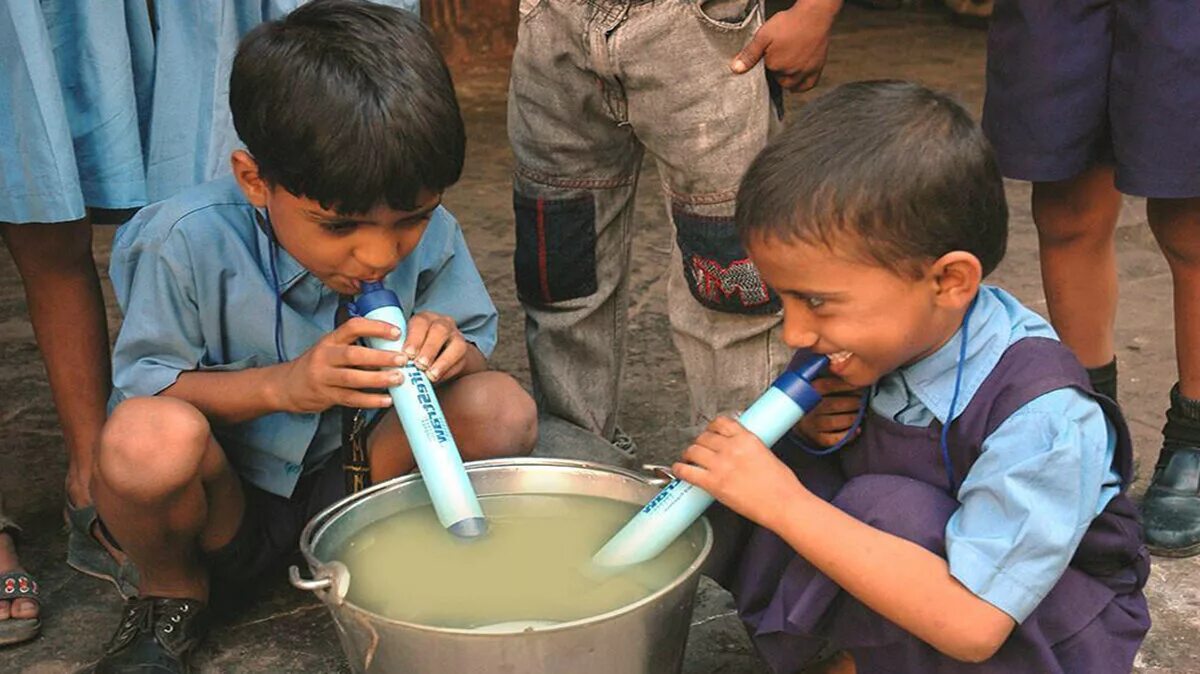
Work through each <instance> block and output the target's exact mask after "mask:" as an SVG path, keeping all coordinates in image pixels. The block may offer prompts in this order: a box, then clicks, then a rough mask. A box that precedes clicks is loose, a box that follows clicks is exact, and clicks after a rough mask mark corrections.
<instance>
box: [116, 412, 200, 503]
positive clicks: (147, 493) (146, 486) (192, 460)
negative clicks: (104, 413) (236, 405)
mask: <svg viewBox="0 0 1200 674" xmlns="http://www.w3.org/2000/svg"><path fill="white" fill-rule="evenodd" d="M209 434H210V429H209V425H208V420H207V419H205V417H204V415H203V414H201V413H200V411H199V410H197V409H196V408H195V407H193V406H192V405H189V404H188V403H186V402H183V401H181V400H175V399H173V398H165V397H145V398H130V399H129V400H126V401H125V402H122V403H121V404H120V405H118V406H117V408H116V409H115V410H113V414H112V416H111V417H109V420H108V422H107V423H106V424H105V425H104V430H103V432H102V433H101V436H100V449H99V453H98V455H97V459H96V462H97V468H98V473H99V475H100V477H101V479H102V480H104V483H105V484H106V486H108V488H109V489H112V490H114V491H117V492H120V493H123V494H125V495H126V496H128V497H130V498H134V499H153V498H155V497H158V496H161V495H163V494H167V493H170V492H172V491H174V490H176V489H178V488H180V487H182V486H184V485H186V484H187V483H189V482H191V481H192V480H194V479H195V478H196V477H198V476H199V472H200V461H201V458H202V457H203V455H204V449H205V447H206V446H207V444H208V438H209Z"/></svg>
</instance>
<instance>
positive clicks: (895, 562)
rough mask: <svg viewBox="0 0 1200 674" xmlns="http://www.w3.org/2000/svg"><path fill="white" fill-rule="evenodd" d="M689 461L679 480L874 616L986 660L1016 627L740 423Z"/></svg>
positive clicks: (955, 653) (710, 437) (930, 558)
mask: <svg viewBox="0 0 1200 674" xmlns="http://www.w3.org/2000/svg"><path fill="white" fill-rule="evenodd" d="M683 458H684V461H685V462H686V463H676V464H675V465H674V466H673V470H674V471H675V474H676V475H677V476H678V477H679V478H680V479H683V480H686V481H688V482H691V483H692V484H695V485H696V486H698V487H700V488H702V489H704V490H706V491H708V492H709V493H710V494H712V495H713V496H714V497H716V498H717V499H718V500H720V501H721V502H722V503H724V504H725V505H726V506H728V507H729V508H731V509H733V510H734V511H736V512H738V513H739V514H741V515H742V516H744V517H746V518H747V519H750V520H751V521H753V522H755V523H757V524H759V525H761V526H762V527H764V528H766V529H769V530H771V531H772V532H774V533H775V534H776V535H778V536H779V537H780V538H782V539H783V540H784V542H785V543H787V544H788V545H789V546H790V547H791V548H792V549H794V550H795V551H796V552H797V553H799V554H800V555H801V556H802V557H804V558H805V559H807V560H808V561H809V562H810V563H811V564H812V565H813V566H815V567H816V568H818V569H820V570H821V572H822V573H824V574H825V575H827V576H829V578H830V579H831V580H833V582H835V583H837V584H838V585H839V586H841V587H842V588H843V589H844V590H846V591H847V592H849V593H850V594H851V595H853V596H854V597H855V598H857V599H858V600H859V601H861V602H862V603H863V604H865V605H866V606H867V607H869V608H870V609H871V610H873V611H875V612H876V613H879V614H880V615H882V616H883V617H885V618H887V619H888V620H890V621H892V622H894V623H896V624H897V625H899V626H900V627H901V628H903V629H904V630H906V631H908V632H910V633H912V634H913V635H915V636H916V637H917V638H918V639H921V640H922V641H924V642H926V643H928V644H929V645H931V646H933V647H934V648H936V649H937V650H939V651H941V652H942V653H944V654H946V655H948V656H950V657H952V658H954V659H956V660H962V661H966V662H981V661H983V660H986V659H988V658H989V657H991V656H992V654H993V653H995V651H996V650H997V649H999V648H1000V646H1001V644H1003V643H1004V640H1005V639H1007V638H1008V635H1009V633H1011V632H1012V630H1013V627H1014V626H1015V625H1016V623H1015V621H1014V620H1013V619H1012V618H1011V617H1009V616H1008V615H1007V614H1005V613H1004V612H1003V611H1001V610H1000V609H998V608H996V607H994V606H992V605H991V604H989V603H987V602H986V601H984V600H982V599H980V598H979V597H977V596H975V594H973V593H972V592H971V591H970V590H968V589H967V588H966V587H964V586H963V585H962V584H961V583H959V582H958V581H957V580H955V578H954V577H953V576H951V575H950V571H949V566H948V564H947V563H946V560H945V559H942V558H941V557H939V556H938V555H936V554H934V553H932V552H930V551H928V550H926V549H925V548H922V547H921V546H919V545H917V544H915V543H912V542H911V541H908V540H906V539H904V538H901V537H899V536H896V535H893V534H891V533H887V532H885V531H882V530H880V529H876V528H875V527H872V526H871V525H869V524H867V523H865V522H863V521H861V520H859V519H857V518H855V517H853V516H851V515H849V514H847V513H846V512H844V511H842V510H841V509H839V508H838V507H836V506H834V505H832V504H830V503H829V502H828V501H825V500H824V499H821V498H820V497H818V496H815V495H814V494H813V493H812V492H810V491H808V489H806V488H805V487H804V485H803V484H801V483H800V481H799V480H798V479H797V478H796V475H795V473H793V472H792V471H791V469H790V468H788V467H787V466H786V465H785V464H784V463H783V462H782V461H780V460H779V459H778V458H777V457H776V456H775V455H774V454H773V453H772V452H771V450H769V449H767V448H766V447H765V446H763V444H762V442H760V441H759V440H758V438H756V437H755V436H753V435H752V434H751V433H750V432H749V431H747V430H746V429H745V428H743V427H742V426H741V425H740V424H738V423H737V422H735V421H733V420H731V419H728V418H724V417H722V418H718V419H717V420H715V421H714V422H712V423H711V424H710V425H709V430H708V431H706V432H705V433H703V434H702V435H701V436H700V437H699V438H697V440H696V444H693V445H692V446H691V447H689V448H688V449H687V451H686V452H684V455H683ZM886 505H887V504H884V506H885V507H886Z"/></svg>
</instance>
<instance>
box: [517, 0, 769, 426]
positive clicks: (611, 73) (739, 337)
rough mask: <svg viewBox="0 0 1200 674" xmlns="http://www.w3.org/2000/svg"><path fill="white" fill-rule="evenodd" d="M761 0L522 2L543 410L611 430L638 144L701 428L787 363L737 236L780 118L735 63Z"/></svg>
mask: <svg viewBox="0 0 1200 674" xmlns="http://www.w3.org/2000/svg"><path fill="white" fill-rule="evenodd" d="M762 20H763V8H762V5H761V3H760V0H523V1H522V3H521V10H520V24H519V29H518V40H517V47H516V53H515V54H514V56H513V64H512V80H511V84H510V91H509V98H508V106H509V107H508V131H509V138H510V141H511V143H512V147H513V152H514V155H515V158H516V171H515V175H514V179H513V192H514V194H513V205H514V211H515V215H516V230H517V231H516V238H517V247H516V254H515V264H514V266H515V271H516V277H517V289H518V293H519V295H520V299H521V303H522V305H523V307H524V309H525V315H526V328H525V335H526V344H527V347H528V351H529V361H530V367H531V370H532V373H533V381H534V394H535V397H536V399H537V401H538V406H539V409H540V410H541V411H542V412H544V413H550V414H554V415H556V416H559V417H563V418H565V419H567V420H568V421H571V422H573V423H575V424H578V425H580V426H582V427H584V428H587V429H589V430H592V431H594V432H596V433H599V434H601V435H603V436H605V437H607V438H611V437H612V436H613V433H614V430H615V425H616V414H617V409H618V406H619V401H620V396H619V382H620V380H621V367H622V360H623V358H624V349H625V333H626V329H627V312H628V306H629V284H628V273H627V272H628V268H629V261H630V255H631V251H632V244H633V235H634V233H635V231H636V229H637V223H636V221H635V220H634V212H633V204H634V198H633V197H634V191H635V190H636V188H637V183H638V174H639V171H640V168H641V165H642V158H643V155H644V153H645V152H647V151H649V153H650V155H651V156H652V157H653V158H654V160H655V161H656V162H657V165H658V172H659V175H660V176H661V177H662V189H663V193H664V196H665V199H666V203H667V210H668V214H669V216H670V220H671V223H672V226H673V227H674V233H675V237H674V245H673V250H672V255H671V266H670V269H669V271H668V273H669V275H670V276H669V279H668V284H667V307H668V318H669V320H670V324H671V330H672V338H673V341H674V343H675V346H676V348H677V349H678V350H679V353H680V355H681V357H682V359H683V366H684V371H685V373H686V376H687V383H688V390H689V394H690V398H691V406H692V422H693V423H695V424H699V423H703V422H704V421H706V420H708V419H711V418H713V417H714V416H716V415H717V414H721V413H728V412H732V411H737V410H739V409H741V408H743V407H744V406H745V405H746V404H747V403H749V402H750V401H751V400H753V399H754V397H756V395H757V394H758V393H760V392H761V391H762V390H763V389H764V388H765V387H766V386H767V385H768V384H769V383H770V381H771V379H772V377H774V376H775V374H777V373H778V371H779V370H780V369H781V367H782V366H783V365H784V364H785V363H786V360H787V355H788V354H787V350H786V349H785V347H784V346H783V345H782V344H781V343H780V342H779V341H778V339H776V337H777V333H778V326H779V323H780V319H779V305H778V300H777V298H776V297H775V296H774V295H773V294H771V293H770V292H769V291H768V290H767V288H766V286H765V285H764V284H763V282H762V280H761V279H760V278H759V275H758V271H757V270H756V269H755V268H754V265H753V264H752V263H751V262H750V260H749V259H748V257H747V255H746V252H745V250H744V248H743V247H742V245H741V244H740V242H739V241H738V238H737V235H736V232H735V230H734V226H733V213H734V198H735V196H736V193H737V187H738V183H739V181H740V180H741V177H742V173H743V172H744V171H745V169H746V168H747V166H748V165H749V163H750V161H751V160H752V159H753V158H754V156H755V155H756V154H757V153H758V151H759V150H760V149H762V147H763V145H764V144H765V143H766V141H767V137H768V134H769V133H770V132H771V131H772V130H773V129H774V128H776V127H777V125H778V117H777V116H776V114H775V110H774V108H773V106H772V104H771V99H770V94H769V91H768V84H767V79H766V76H765V73H764V71H763V69H762V68H763V66H762V64H761V62H760V63H759V64H758V65H756V66H755V69H754V70H752V71H751V72H749V73H746V74H743V75H735V74H733V73H732V72H731V71H730V69H729V63H730V62H731V61H732V60H733V57H734V56H735V55H736V54H737V53H738V51H739V50H740V49H741V48H742V47H743V46H744V45H745V44H746V43H747V42H748V41H749V40H750V38H751V37H752V36H753V34H754V31H755V30H757V28H758V27H759V26H760V25H761V24H762Z"/></svg>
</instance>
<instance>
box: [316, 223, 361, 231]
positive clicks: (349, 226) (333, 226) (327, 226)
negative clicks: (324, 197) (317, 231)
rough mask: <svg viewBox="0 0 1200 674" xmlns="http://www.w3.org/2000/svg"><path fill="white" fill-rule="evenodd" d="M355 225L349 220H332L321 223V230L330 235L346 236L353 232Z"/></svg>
mask: <svg viewBox="0 0 1200 674" xmlns="http://www.w3.org/2000/svg"><path fill="white" fill-rule="evenodd" d="M355 227H357V225H356V224H355V223H354V222H351V221H349V220H332V221H327V222H322V223H321V229H324V230H325V231H327V232H329V233H331V234H346V233H348V232H351V231H353V230H354V228H355Z"/></svg>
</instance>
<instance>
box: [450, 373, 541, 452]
mask: <svg viewBox="0 0 1200 674" xmlns="http://www.w3.org/2000/svg"><path fill="white" fill-rule="evenodd" d="M474 376H475V378H476V379H475V381H473V382H471V383H472V386H471V388H470V392H469V394H468V407H469V408H470V411H469V413H468V414H467V421H468V423H470V424H472V425H473V426H475V428H473V429H471V436H472V437H473V438H475V439H476V441H475V442H473V443H472V445H473V446H472V447H471V448H470V450H469V451H470V454H471V457H470V458H472V459H475V460H478V459H490V458H496V457H504V456H524V455H526V454H529V453H530V452H531V451H533V446H534V444H536V443H537V405H535V404H534V402H533V398H532V397H531V396H530V395H529V394H528V393H526V392H525V389H523V388H521V385H520V384H519V383H517V380H515V379H513V378H512V377H510V376H509V375H507V374H504V373H503V372H483V373H479V374H477V375H474Z"/></svg>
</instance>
